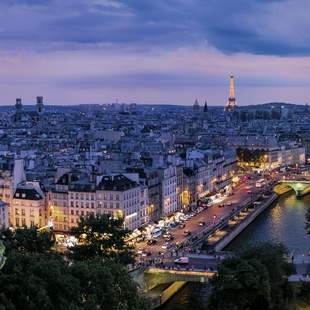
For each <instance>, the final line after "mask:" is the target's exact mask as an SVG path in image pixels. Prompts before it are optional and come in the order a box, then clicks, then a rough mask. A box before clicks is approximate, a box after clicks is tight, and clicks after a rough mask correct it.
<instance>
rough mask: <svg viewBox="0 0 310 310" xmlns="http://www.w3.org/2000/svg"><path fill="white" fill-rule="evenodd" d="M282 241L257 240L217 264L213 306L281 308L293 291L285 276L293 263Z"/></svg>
mask: <svg viewBox="0 0 310 310" xmlns="http://www.w3.org/2000/svg"><path fill="white" fill-rule="evenodd" d="M286 255H287V250H286V248H285V247H284V246H283V245H281V244H274V243H258V244H254V245H250V246H249V247H247V248H245V249H244V250H241V251H240V252H239V253H236V256H235V257H234V258H228V259H226V260H224V261H223V262H222V264H221V265H220V266H219V269H218V274H217V275H216V276H215V277H214V278H213V279H212V280H211V294H210V298H209V306H210V309H212V310H226V309H227V310H228V309H232V310H234V309H236V310H237V309H238V310H243V309H244V310H259V309H264V310H269V309H270V310H271V309H272V310H282V309H285V306H286V305H287V303H288V299H289V297H291V295H292V290H291V287H290V286H289V283H288V279H287V278H288V276H289V275H290V274H291V273H292V272H293V267H292V265H291V264H290V263H288V262H287V260H286Z"/></svg>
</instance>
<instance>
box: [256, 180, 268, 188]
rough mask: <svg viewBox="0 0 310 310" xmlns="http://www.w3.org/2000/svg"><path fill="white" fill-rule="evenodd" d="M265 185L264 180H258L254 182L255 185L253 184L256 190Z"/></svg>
mask: <svg viewBox="0 0 310 310" xmlns="http://www.w3.org/2000/svg"><path fill="white" fill-rule="evenodd" d="M265 185H266V181H265V179H260V180H258V181H256V183H255V187H257V188H261V187H263V186H265Z"/></svg>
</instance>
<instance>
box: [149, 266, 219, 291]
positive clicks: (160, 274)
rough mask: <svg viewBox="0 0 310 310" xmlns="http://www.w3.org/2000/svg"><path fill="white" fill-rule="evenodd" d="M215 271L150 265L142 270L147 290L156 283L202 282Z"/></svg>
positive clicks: (206, 280) (156, 284)
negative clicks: (164, 267)
mask: <svg viewBox="0 0 310 310" xmlns="http://www.w3.org/2000/svg"><path fill="white" fill-rule="evenodd" d="M215 273H216V271H208V270H178V269H162V268H155V267H150V268H148V269H146V270H145V271H144V281H145V287H146V289H147V290H150V289H152V288H154V287H156V286H158V285H161V284H167V283H173V282H179V281H182V282H202V283H206V282H208V281H209V279H210V278H212V277H213V275H214V274H215Z"/></svg>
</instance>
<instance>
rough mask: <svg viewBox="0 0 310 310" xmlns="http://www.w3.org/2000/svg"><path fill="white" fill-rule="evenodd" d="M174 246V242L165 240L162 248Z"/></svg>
mask: <svg viewBox="0 0 310 310" xmlns="http://www.w3.org/2000/svg"><path fill="white" fill-rule="evenodd" d="M171 247H172V244H171V243H170V242H165V243H164V244H163V245H162V246H161V248H162V249H170V248H171Z"/></svg>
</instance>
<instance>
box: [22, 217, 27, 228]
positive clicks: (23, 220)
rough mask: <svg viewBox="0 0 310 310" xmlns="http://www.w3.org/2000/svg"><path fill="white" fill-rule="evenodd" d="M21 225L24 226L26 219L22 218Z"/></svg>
mask: <svg viewBox="0 0 310 310" xmlns="http://www.w3.org/2000/svg"><path fill="white" fill-rule="evenodd" d="M22 226H23V227H25V226H26V219H22Z"/></svg>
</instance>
